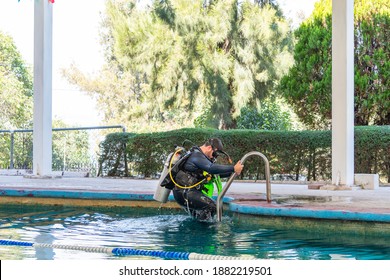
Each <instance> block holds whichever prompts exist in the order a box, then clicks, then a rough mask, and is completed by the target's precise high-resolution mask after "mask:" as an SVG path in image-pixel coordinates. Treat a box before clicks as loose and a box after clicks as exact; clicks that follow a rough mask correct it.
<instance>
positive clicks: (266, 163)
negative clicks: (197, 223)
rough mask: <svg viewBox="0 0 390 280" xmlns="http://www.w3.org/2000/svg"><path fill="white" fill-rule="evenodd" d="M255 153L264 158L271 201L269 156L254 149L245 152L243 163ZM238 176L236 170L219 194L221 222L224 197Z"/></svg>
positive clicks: (267, 187)
mask: <svg viewBox="0 0 390 280" xmlns="http://www.w3.org/2000/svg"><path fill="white" fill-rule="evenodd" d="M253 155H257V156H260V157H261V158H262V159H263V161H264V164H265V180H266V190H267V202H268V203H270V202H271V179H270V169H269V162H268V159H267V157H266V156H265V155H263V154H262V153H260V152H256V151H252V152H249V153H247V154H245V155H244V156H243V157H242V158H241V164H244V162H245V160H246V159H247V158H248V157H250V156H253ZM236 176H237V175H236V173H235V172H234V173H233V174H232V175H231V176H230V178H229V180H228V181H227V182H226V184H225V186H224V187H223V189H222V191H221V193H220V194H219V195H218V198H217V220H218V222H220V221H221V220H222V206H223V202H222V198H223V197H224V196H225V194H226V192H227V190H228V189H229V188H230V185H231V184H232V182H233V180H234V178H235V177H236Z"/></svg>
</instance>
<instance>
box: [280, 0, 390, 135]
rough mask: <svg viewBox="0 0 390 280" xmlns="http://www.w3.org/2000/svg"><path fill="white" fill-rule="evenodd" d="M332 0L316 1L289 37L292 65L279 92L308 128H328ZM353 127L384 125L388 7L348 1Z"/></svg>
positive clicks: (389, 67)
mask: <svg viewBox="0 0 390 280" xmlns="http://www.w3.org/2000/svg"><path fill="white" fill-rule="evenodd" d="M331 4H332V1H331V0H321V1H319V2H317V4H316V5H315V9H314V11H313V14H312V15H311V17H310V18H309V19H308V20H307V21H306V22H304V23H303V24H302V25H301V26H300V27H299V28H298V29H297V30H296V32H295V37H296V40H297V42H296V45H295V50H294V60H295V64H294V66H293V67H292V68H291V69H290V70H289V73H288V75H286V76H285V77H283V79H282V81H281V87H280V90H281V91H282V92H283V95H284V96H285V98H286V99H287V101H288V103H289V104H290V105H291V106H292V108H293V109H294V112H295V113H296V114H297V115H298V117H299V119H300V120H301V121H302V122H303V123H304V124H305V125H307V126H308V127H309V128H313V129H323V128H329V127H330V124H331V109H332V104H331V99H332V93H331V83H332V52H331V51H332V6H331ZM354 28H355V30H354V47H355V54H354V60H355V68H354V69H355V70H354V71H355V92H354V94H355V124H356V125H372V124H376V125H384V124H390V80H389V73H390V63H389V61H390V48H389V43H388V38H390V37H389V36H390V6H389V4H388V1H386V0H372V1H365V0H355V1H354Z"/></svg>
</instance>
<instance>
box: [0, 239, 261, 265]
mask: <svg viewBox="0 0 390 280" xmlns="http://www.w3.org/2000/svg"><path fill="white" fill-rule="evenodd" d="M0 245H6V246H27V247H35V248H55V249H67V250H81V251H86V252H94V253H107V254H109V253H111V254H113V255H116V256H149V257H156V258H164V259H174V260H249V259H254V258H253V257H252V256H242V257H229V256H219V255H206V254H197V253H188V252H167V251H158V250H140V249H132V248H109V247H88V246H78V245H61V244H45V243H32V242H23V241H17V240H5V239H0Z"/></svg>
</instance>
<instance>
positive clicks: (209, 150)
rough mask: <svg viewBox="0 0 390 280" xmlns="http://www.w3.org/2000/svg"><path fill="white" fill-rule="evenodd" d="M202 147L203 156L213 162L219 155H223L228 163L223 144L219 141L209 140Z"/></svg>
mask: <svg viewBox="0 0 390 280" xmlns="http://www.w3.org/2000/svg"><path fill="white" fill-rule="evenodd" d="M203 146H204V147H205V148H204V150H203V152H204V154H205V155H206V156H208V157H209V158H210V159H213V160H215V159H216V158H217V157H218V156H219V155H221V154H223V155H226V156H227V158H228V160H229V162H230V157H229V155H228V154H227V153H225V152H224V151H223V144H222V141H221V139H219V138H210V139H209V140H207V141H206V142H205V143H204V145H203Z"/></svg>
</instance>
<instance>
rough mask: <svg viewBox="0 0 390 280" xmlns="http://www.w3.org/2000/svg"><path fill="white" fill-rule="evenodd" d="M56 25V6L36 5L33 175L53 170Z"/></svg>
mask: <svg viewBox="0 0 390 280" xmlns="http://www.w3.org/2000/svg"><path fill="white" fill-rule="evenodd" d="M52 26H53V4H52V3H50V2H49V1H48V0H35V4H34V125H33V129H34V132H33V174H34V175H37V176H46V175H50V173H51V171H52V169H51V168H52V167H51V165H52Z"/></svg>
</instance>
